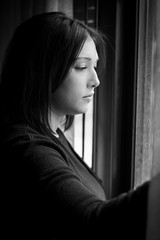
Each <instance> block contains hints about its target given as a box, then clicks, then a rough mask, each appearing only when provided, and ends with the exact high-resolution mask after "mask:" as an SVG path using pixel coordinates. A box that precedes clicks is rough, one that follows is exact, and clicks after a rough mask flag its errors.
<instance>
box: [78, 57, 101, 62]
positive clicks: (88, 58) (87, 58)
mask: <svg viewBox="0 0 160 240" xmlns="http://www.w3.org/2000/svg"><path fill="white" fill-rule="evenodd" d="M78 59H86V60H89V61H91V60H92V58H90V57H77V58H76V60H78ZM98 60H99V58H97V59H96V62H97V61H98Z"/></svg>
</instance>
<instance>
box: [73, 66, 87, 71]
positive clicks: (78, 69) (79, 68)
mask: <svg viewBox="0 0 160 240" xmlns="http://www.w3.org/2000/svg"><path fill="white" fill-rule="evenodd" d="M75 69H76V70H77V71H83V70H85V69H87V67H86V66H84V67H75Z"/></svg>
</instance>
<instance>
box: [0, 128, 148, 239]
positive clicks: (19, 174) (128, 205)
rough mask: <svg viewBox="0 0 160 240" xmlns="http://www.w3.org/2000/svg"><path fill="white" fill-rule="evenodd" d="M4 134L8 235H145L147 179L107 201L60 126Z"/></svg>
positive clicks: (33, 237)
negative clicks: (54, 130) (55, 131)
mask: <svg viewBox="0 0 160 240" xmlns="http://www.w3.org/2000/svg"><path fill="white" fill-rule="evenodd" d="M3 133H5V134H1V144H0V146H1V153H2V155H1V156H3V158H2V160H1V166H2V174H1V175H2V181H3V188H2V196H3V198H2V200H3V201H2V206H3V214H2V217H3V230H4V232H5V238H3V239H7V240H9V239H16V240H20V239H21V240H32V239H34V240H42V239H44V240H55V239H58V240H59V239H66V240H68V239H70V240H71V239H75V240H77V239H81V240H84V239H87V240H89V239H92V240H94V239H98V240H99V239H100V240H101V239H109V240H110V239H116V240H118V239H123V240H124V239H129V240H131V239H141V240H143V239H145V227H146V216H147V215H146V214H147V194H148V183H145V184H143V185H142V186H141V187H139V188H137V189H136V190H134V191H130V192H129V193H124V194H121V195H120V196H119V197H117V198H114V199H112V200H109V201H108V200H106V197H105V192H104V190H103V186H102V184H101V181H100V179H99V178H98V177H97V176H96V175H95V173H93V171H92V170H91V169H90V168H89V167H88V166H87V165H86V164H85V163H84V162H83V161H82V160H81V158H80V157H79V156H78V155H77V154H76V152H75V151H74V150H73V148H72V146H71V145H70V144H69V142H68V141H67V139H66V138H65V136H64V134H63V133H62V132H61V131H60V130H59V138H56V137H55V136H54V135H53V136H51V137H49V136H44V135H43V134H41V133H39V132H37V131H35V130H33V129H31V128H29V127H26V126H24V125H17V126H14V127H11V128H7V129H5V131H4V129H3Z"/></svg>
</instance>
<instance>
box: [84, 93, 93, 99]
mask: <svg viewBox="0 0 160 240" xmlns="http://www.w3.org/2000/svg"><path fill="white" fill-rule="evenodd" d="M93 95H94V93H91V94H88V95H86V96H84V97H83V98H92V97H93Z"/></svg>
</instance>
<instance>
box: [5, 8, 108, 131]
mask: <svg viewBox="0 0 160 240" xmlns="http://www.w3.org/2000/svg"><path fill="white" fill-rule="evenodd" d="M88 35H90V36H91V38H92V39H93V41H94V42H95V45H96V48H97V52H98V54H99V57H100V62H99V66H101V67H102V64H104V62H105V44H104V39H103V37H102V35H101V34H100V33H99V31H98V30H95V29H93V28H90V27H88V26H87V25H85V24H83V23H82V22H81V21H78V20H76V19H73V18H70V17H68V16H66V15H65V14H64V13H61V12H48V13H42V14H38V15H34V16H33V17H31V18H30V19H28V20H26V21H25V22H23V23H22V24H21V25H20V26H18V27H17V28H16V30H15V32H14V34H13V37H12V39H11V41H10V43H9V45H8V47H7V49H6V53H5V57H4V61H3V64H2V73H1V84H0V111H1V116H2V119H3V121H4V122H12V123H16V122H19V121H20V122H21V121H22V122H25V123H27V124H29V125H30V126H32V127H34V128H35V129H37V130H40V131H41V132H45V133H46V132H48V130H51V129H50V127H49V122H48V114H49V111H50V109H51V105H52V101H51V95H52V93H53V92H54V91H56V89H57V88H58V87H60V85H61V83H62V82H63V81H64V79H65V78H66V76H67V74H68V72H69V70H70V68H71V66H72V64H73V63H74V61H75V59H76V57H77V56H78V54H79V52H80V50H81V48H82V47H83V44H84V42H85V40H86V38H87V36H88ZM72 122H73V116H66V122H65V129H68V128H69V127H70V126H71V124H72Z"/></svg>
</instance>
